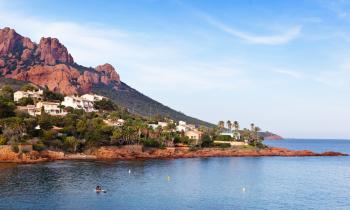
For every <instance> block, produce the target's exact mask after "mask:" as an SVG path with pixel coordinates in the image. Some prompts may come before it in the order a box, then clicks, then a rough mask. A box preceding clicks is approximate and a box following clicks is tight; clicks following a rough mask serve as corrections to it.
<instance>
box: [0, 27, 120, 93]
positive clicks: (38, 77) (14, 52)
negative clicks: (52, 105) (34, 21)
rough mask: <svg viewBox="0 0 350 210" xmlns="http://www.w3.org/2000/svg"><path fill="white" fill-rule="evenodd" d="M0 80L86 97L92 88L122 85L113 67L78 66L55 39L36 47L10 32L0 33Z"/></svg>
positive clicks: (8, 29)
mask: <svg viewBox="0 0 350 210" xmlns="http://www.w3.org/2000/svg"><path fill="white" fill-rule="evenodd" d="M0 76H3V77H6V78H12V79H17V80H23V81H29V82H32V83H34V84H37V85H40V86H43V87H45V86H47V87H48V88H49V89H50V90H52V91H56V92H60V93H63V94H76V93H80V94H82V93H88V92H90V91H91V89H92V87H93V86H94V85H96V86H98V85H105V86H108V87H110V88H112V89H116V90H117V89H118V88H119V86H120V84H121V82H120V77H119V75H118V73H117V72H116V71H115V69H114V68H113V66H112V65H110V64H104V65H100V66H97V67H96V68H87V67H84V66H80V65H78V64H76V63H75V62H74V59H73V57H72V56H71V54H69V52H68V50H67V48H66V47H65V46H64V45H62V44H61V43H60V42H59V40H58V39H56V38H41V40H40V42H39V44H36V43H34V42H32V41H31V40H30V39H29V38H26V37H23V36H21V35H19V34H18V33H16V31H15V30H13V29H10V28H4V29H0Z"/></svg>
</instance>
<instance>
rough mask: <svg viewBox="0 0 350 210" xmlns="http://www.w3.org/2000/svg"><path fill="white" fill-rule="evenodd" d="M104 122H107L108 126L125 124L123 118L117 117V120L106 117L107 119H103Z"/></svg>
mask: <svg viewBox="0 0 350 210" xmlns="http://www.w3.org/2000/svg"><path fill="white" fill-rule="evenodd" d="M103 122H104V123H106V124H107V125H108V126H113V127H121V126H123V125H124V123H125V120H123V119H117V120H112V119H105V120H103Z"/></svg>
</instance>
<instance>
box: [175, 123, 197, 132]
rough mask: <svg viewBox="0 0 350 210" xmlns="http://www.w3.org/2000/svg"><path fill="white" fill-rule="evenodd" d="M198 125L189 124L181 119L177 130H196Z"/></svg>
mask: <svg viewBox="0 0 350 210" xmlns="http://www.w3.org/2000/svg"><path fill="white" fill-rule="evenodd" d="M195 129H196V126H195V125H192V124H187V123H186V122H185V121H179V123H178V125H177V126H176V131H178V132H182V131H183V132H186V131H190V130H195Z"/></svg>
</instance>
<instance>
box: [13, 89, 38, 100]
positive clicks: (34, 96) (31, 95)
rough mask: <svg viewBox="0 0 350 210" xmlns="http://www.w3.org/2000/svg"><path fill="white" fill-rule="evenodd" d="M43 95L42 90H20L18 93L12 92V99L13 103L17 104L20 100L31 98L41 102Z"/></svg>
mask: <svg viewBox="0 0 350 210" xmlns="http://www.w3.org/2000/svg"><path fill="white" fill-rule="evenodd" d="M43 94H44V91H43V90H38V91H31V90H27V91H21V90H19V91H16V92H14V94H13V99H14V101H15V102H18V101H19V100H20V99H21V98H32V99H35V100H42V99H43Z"/></svg>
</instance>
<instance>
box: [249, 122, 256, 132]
mask: <svg viewBox="0 0 350 210" xmlns="http://www.w3.org/2000/svg"><path fill="white" fill-rule="evenodd" d="M254 126H255V125H254V123H251V124H250V131H254Z"/></svg>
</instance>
